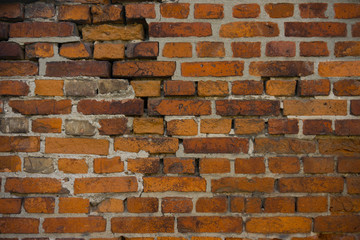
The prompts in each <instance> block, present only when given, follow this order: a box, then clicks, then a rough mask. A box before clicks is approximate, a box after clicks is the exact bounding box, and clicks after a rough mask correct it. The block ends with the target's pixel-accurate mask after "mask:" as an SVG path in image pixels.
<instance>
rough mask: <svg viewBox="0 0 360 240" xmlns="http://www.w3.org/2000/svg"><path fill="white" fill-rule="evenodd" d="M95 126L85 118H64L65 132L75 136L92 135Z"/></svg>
mask: <svg viewBox="0 0 360 240" xmlns="http://www.w3.org/2000/svg"><path fill="white" fill-rule="evenodd" d="M95 129H96V128H95V126H93V125H92V124H91V123H90V122H89V121H87V120H66V121H65V133H66V134H67V135H75V136H79V135H81V136H92V135H94V134H95Z"/></svg>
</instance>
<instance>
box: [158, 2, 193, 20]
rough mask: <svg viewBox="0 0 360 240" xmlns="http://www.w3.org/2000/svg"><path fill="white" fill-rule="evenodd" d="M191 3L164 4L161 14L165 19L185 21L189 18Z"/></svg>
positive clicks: (161, 6) (161, 7)
mask: <svg viewBox="0 0 360 240" xmlns="http://www.w3.org/2000/svg"><path fill="white" fill-rule="evenodd" d="M189 12H190V3H163V4H161V5H160V13H161V16H162V17H164V18H177V19H185V18H187V17H188V16H189Z"/></svg>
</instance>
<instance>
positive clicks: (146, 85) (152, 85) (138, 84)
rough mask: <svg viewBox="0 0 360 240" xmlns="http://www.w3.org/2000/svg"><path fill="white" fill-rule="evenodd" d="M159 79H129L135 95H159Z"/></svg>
mask: <svg viewBox="0 0 360 240" xmlns="http://www.w3.org/2000/svg"><path fill="white" fill-rule="evenodd" d="M160 84H161V81H151V80H150V81H144V80H139V81H131V87H132V88H133V89H134V92H135V96H136V97H160V95H161V89H160V88H161V86H160Z"/></svg>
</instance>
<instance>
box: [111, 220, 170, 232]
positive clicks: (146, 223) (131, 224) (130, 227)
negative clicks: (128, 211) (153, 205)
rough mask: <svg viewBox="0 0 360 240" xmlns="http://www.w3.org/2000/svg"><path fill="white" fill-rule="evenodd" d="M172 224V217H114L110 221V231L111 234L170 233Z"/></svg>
mask: <svg viewBox="0 0 360 240" xmlns="http://www.w3.org/2000/svg"><path fill="white" fill-rule="evenodd" d="M174 222H175V218H174V217H114V218H112V219H111V231H112V232H113V233H163V232H166V233H172V232H174V224H175V223H174ZM139 226H141V227H140V228H139Z"/></svg>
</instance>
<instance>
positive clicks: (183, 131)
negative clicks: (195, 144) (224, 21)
mask: <svg viewBox="0 0 360 240" xmlns="http://www.w3.org/2000/svg"><path fill="white" fill-rule="evenodd" d="M166 126H167V134H168V135H179V136H195V135H197V133H198V125H197V123H196V122H195V120H193V119H181V120H171V121H169V122H167V123H166Z"/></svg>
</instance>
